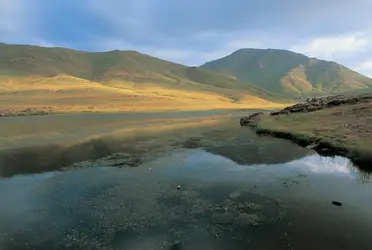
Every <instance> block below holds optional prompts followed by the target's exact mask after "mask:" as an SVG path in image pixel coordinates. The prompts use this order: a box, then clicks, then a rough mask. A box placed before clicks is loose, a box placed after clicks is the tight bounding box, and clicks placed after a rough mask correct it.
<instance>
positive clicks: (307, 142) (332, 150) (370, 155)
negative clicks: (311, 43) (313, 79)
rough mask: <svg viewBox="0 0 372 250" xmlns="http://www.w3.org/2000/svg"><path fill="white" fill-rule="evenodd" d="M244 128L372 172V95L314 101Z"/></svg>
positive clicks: (257, 118)
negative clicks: (345, 158)
mask: <svg viewBox="0 0 372 250" xmlns="http://www.w3.org/2000/svg"><path fill="white" fill-rule="evenodd" d="M240 124H241V125H242V126H250V127H252V128H254V129H255V130H256V133H257V134H261V135H271V136H275V137H279V138H285V139H289V140H291V141H294V142H296V143H298V144H299V145H301V146H305V147H308V148H312V149H314V150H316V151H317V152H318V153H320V154H322V155H342V156H346V157H348V158H350V159H351V160H352V161H353V162H354V163H356V164H357V165H358V166H360V167H363V168H371V166H370V165H371V163H372V95H359V96H345V95H338V96H329V97H323V98H313V99H311V100H308V101H307V102H306V103H299V104H296V105H293V106H290V107H287V108H284V109H283V110H280V111H277V112H272V113H270V114H264V113H256V114H253V115H251V116H247V117H242V118H241V119H240Z"/></svg>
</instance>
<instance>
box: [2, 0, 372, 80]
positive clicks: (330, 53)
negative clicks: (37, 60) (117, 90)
mask: <svg viewBox="0 0 372 250" xmlns="http://www.w3.org/2000/svg"><path fill="white" fill-rule="evenodd" d="M371 10H372V1H371V0H354V1H351V0H311V1H310V0H280V1H279V0H32V1H31V0H0V42H5V43H14V44H32V45H40V46H47V47H54V46H58V47H68V48H72V49H79V50H87V51H108V50H115V49H120V50H136V51H139V52H142V53H146V54H149V55H152V56H156V57H159V58H162V59H166V60H170V61H173V62H177V63H182V64H185V65H190V66H191V65H201V64H203V63H205V62H207V61H210V60H214V59H218V58H221V57H223V56H226V55H228V54H231V53H232V52H234V51H235V50H238V49H240V48H264V49H265V48H274V49H288V50H292V51H295V52H299V53H303V54H305V55H307V56H310V57H316V58H319V59H324V60H331V61H336V62H338V63H341V64H343V65H345V66H347V67H350V68H352V69H354V70H356V71H359V72H361V73H363V74H365V75H368V76H370V77H372V25H371V24H372V15H371V14H370V12H371Z"/></svg>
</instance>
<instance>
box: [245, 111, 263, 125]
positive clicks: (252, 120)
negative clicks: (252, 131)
mask: <svg viewBox="0 0 372 250" xmlns="http://www.w3.org/2000/svg"><path fill="white" fill-rule="evenodd" d="M263 115H264V113H262V112H258V113H254V114H252V115H250V116H244V117H242V118H241V119H240V125H241V126H250V127H253V128H255V127H256V126H257V122H258V121H259V120H260V119H261V116H263Z"/></svg>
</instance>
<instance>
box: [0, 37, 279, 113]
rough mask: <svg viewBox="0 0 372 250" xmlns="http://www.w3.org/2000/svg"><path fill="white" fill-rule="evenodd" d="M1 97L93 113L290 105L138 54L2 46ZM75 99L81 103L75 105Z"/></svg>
mask: <svg viewBox="0 0 372 250" xmlns="http://www.w3.org/2000/svg"><path fill="white" fill-rule="evenodd" d="M108 93H109V94H108ZM0 94H1V95H0V102H1V101H2V103H5V104H6V106H7V107H16V106H17V105H18V104H19V105H20V106H22V107H23V106H25V105H29V104H28V102H27V100H28V99H32V102H31V101H30V105H31V104H33V105H34V106H35V105H36V104H37V103H39V104H40V105H42V104H45V105H49V106H53V105H57V104H58V103H59V104H58V105H60V106H61V105H62V104H63V105H65V106H66V105H67V106H68V105H72V103H74V105H75V108H77V107H80V108H85V109H87V108H88V107H89V109H94V108H95V106H97V105H101V104H100V103H103V102H104V105H105V107H110V109H115V110H116V109H120V108H122V109H130V110H138V109H141V110H142V109H154V108H159V109H181V108H183V106H184V105H186V106H189V107H190V108H196V107H198V108H200V109H202V108H205V109H208V108H211V107H213V108H217V107H218V108H223V107H226V108H230V107H232V105H233V104H234V105H235V104H239V105H240V104H241V107H242V108H243V107H256V106H257V107H262V106H265V105H268V106H270V105H272V104H273V103H272V102H283V101H285V100H284V99H283V98H281V97H280V96H279V95H277V94H273V93H271V92H270V91H267V90H265V89H262V88H260V87H257V86H255V85H251V84H249V83H245V82H242V81H239V80H237V79H236V78H235V77H231V76H227V75H224V74H220V73H218V72H214V71H210V70H206V69H202V68H199V67H186V66H184V65H180V64H176V63H172V62H168V61H165V60H161V59H158V58H155V57H151V56H149V55H145V54H141V53H138V52H135V51H118V50H115V51H109V52H95V53H93V52H84V51H76V50H72V49H66V48H45V47H39V46H29V45H8V44H1V43H0ZM18 97H22V98H20V99H17V98H18ZM1 98H3V99H2V100H1ZM40 98H41V101H39V99H40ZM48 98H49V99H50V100H47V101H46V99H48ZM76 98H79V99H81V101H79V103H75V102H77V100H78V99H76ZM84 98H85V99H86V100H84ZM87 98H88V99H87ZM136 98H137V99H140V100H137V99H136ZM135 99H136V100H135ZM113 100H115V102H113ZM21 103H23V104H22V105H21ZM39 104H37V105H39ZM102 105H103V104H102ZM141 105H142V106H143V107H142V106H141ZM208 105H209V106H210V107H209V106H208ZM145 106H146V107H145ZM186 106H185V107H186ZM191 106H192V107H191ZM0 111H1V110H0Z"/></svg>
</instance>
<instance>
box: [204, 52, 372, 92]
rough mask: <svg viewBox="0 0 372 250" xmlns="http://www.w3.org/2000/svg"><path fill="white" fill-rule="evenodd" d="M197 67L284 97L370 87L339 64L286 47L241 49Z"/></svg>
mask: <svg viewBox="0 0 372 250" xmlns="http://www.w3.org/2000/svg"><path fill="white" fill-rule="evenodd" d="M201 68H204V69H209V70H214V71H218V72H222V73H225V74H228V75H231V76H235V77H237V78H238V79H239V80H241V81H246V82H249V83H251V84H255V85H256V86H259V87H262V88H265V89H267V90H269V91H274V92H277V93H282V94H285V95H287V96H301V95H313V94H314V95H315V94H319V95H321V94H330V93H341V92H346V91H354V90H370V88H371V87H372V79H370V78H368V77H365V76H363V75H361V74H359V73H357V72H355V71H352V70H350V69H348V68H346V67H344V66H342V65H340V64H337V63H334V62H328V61H323V60H318V59H315V58H309V57H307V56H305V55H302V54H299V53H294V52H291V51H287V50H275V49H266V50H263V49H241V50H238V51H236V52H234V53H232V54H231V55H229V56H226V57H224V58H221V59H218V60H215V61H211V62H207V63H205V64H204V65H202V66H201Z"/></svg>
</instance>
